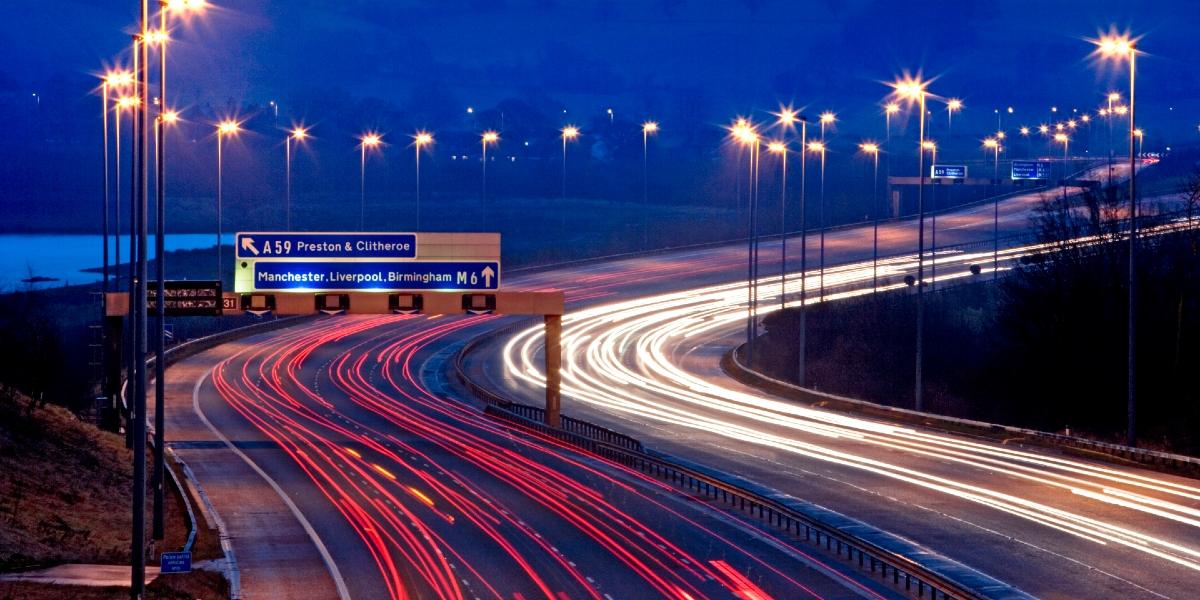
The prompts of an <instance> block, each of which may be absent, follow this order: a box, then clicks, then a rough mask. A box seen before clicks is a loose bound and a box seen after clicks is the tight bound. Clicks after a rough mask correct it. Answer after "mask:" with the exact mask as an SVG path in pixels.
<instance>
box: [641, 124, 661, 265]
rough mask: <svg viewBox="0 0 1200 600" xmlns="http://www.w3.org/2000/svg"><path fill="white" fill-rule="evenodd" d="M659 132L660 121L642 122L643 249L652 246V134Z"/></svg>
mask: <svg viewBox="0 0 1200 600" xmlns="http://www.w3.org/2000/svg"><path fill="white" fill-rule="evenodd" d="M656 133H658V123H657V122H655V121H646V122H645V123H642V249H643V250H644V249H646V248H648V247H649V246H650V232H649V229H648V228H649V222H648V217H649V215H648V214H647V213H649V212H650V136H651V135H654V134H656Z"/></svg>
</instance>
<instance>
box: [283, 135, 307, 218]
mask: <svg viewBox="0 0 1200 600" xmlns="http://www.w3.org/2000/svg"><path fill="white" fill-rule="evenodd" d="M306 139H308V129H306V128H305V127H303V126H300V125H296V126H294V127H292V130H291V131H290V132H288V136H287V138H286V139H284V140H283V147H284V164H285V168H284V171H285V172H286V178H287V182H286V185H285V186H284V187H285V188H286V190H285V192H284V193H285V196H284V201H283V202H284V214H285V220H286V222H287V230H288V231H291V230H292V143H293V142H295V143H297V144H298V143H301V142H303V141H304V140H306Z"/></svg>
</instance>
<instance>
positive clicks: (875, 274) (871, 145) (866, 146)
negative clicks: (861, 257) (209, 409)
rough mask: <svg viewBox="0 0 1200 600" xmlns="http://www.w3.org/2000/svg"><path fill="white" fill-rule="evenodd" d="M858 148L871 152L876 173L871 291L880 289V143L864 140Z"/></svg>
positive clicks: (867, 152) (874, 177)
mask: <svg viewBox="0 0 1200 600" xmlns="http://www.w3.org/2000/svg"><path fill="white" fill-rule="evenodd" d="M858 149H859V150H861V151H862V152H864V153H865V154H870V155H871V159H872V162H874V164H875V170H874V175H873V176H872V178H871V181H872V182H873V184H874V191H873V192H872V193H871V221H872V230H873V231H872V234H871V291H877V290H878V289H879V144H876V143H875V142H863V143H861V144H859V145H858Z"/></svg>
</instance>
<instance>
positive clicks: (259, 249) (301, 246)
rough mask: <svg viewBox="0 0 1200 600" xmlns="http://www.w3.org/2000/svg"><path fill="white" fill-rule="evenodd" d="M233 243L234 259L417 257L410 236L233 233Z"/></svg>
mask: <svg viewBox="0 0 1200 600" xmlns="http://www.w3.org/2000/svg"><path fill="white" fill-rule="evenodd" d="M234 244H235V248H236V251H237V252H236V254H237V258H238V259H257V260H263V259H276V258H280V259H283V258H300V259H303V258H308V259H321V260H354V259H392V260H396V259H410V258H416V256H417V236H416V234H414V233H383V232H380V233H324V232H323V233H293V232H244V233H238V234H237V239H236V240H235V242H234Z"/></svg>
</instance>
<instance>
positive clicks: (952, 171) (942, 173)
mask: <svg viewBox="0 0 1200 600" xmlns="http://www.w3.org/2000/svg"><path fill="white" fill-rule="evenodd" d="M932 177H933V178H934V179H966V178H967V167H966V165H933V175H932Z"/></svg>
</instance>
